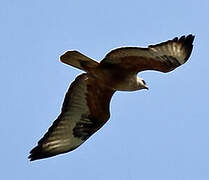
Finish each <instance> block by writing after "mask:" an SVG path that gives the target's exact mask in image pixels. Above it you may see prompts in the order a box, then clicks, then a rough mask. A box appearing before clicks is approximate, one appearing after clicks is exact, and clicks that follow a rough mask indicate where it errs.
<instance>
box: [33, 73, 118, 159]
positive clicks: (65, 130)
mask: <svg viewBox="0 0 209 180" xmlns="http://www.w3.org/2000/svg"><path fill="white" fill-rule="evenodd" d="M113 93H114V91H113V90H111V89H108V88H106V87H104V86H102V85H100V83H98V82H97V80H96V79H95V78H93V77H92V76H90V75H89V74H82V75H80V76H78V77H77V78H76V79H75V81H74V82H73V83H72V84H71V85H70V88H69V90H68V92H67V94H66V95H65V100H64V103H63V107H62V112H61V114H60V115H59V116H58V118H57V119H56V120H55V121H54V123H53V125H52V126H51V127H50V128H49V130H48V132H47V133H46V134H45V135H44V137H43V138H42V139H41V140H40V141H39V142H38V145H37V146H36V147H35V148H33V149H32V150H31V152H30V156H29V159H30V160H31V161H32V160H36V159H42V158H47V157H51V156H55V155H57V154H61V153H65V152H68V151H71V150H73V149H75V148H77V147H78V146H79V145H81V144H82V143H83V142H84V141H85V140H87V139H88V138H89V137H90V136H91V135H92V134H93V133H95V132H96V131H97V130H98V129H99V128H101V127H102V126H103V125H104V124H105V122H106V121H107V120H108V119H109V116H110V113H109V104H110V100H111V97H112V95H113Z"/></svg>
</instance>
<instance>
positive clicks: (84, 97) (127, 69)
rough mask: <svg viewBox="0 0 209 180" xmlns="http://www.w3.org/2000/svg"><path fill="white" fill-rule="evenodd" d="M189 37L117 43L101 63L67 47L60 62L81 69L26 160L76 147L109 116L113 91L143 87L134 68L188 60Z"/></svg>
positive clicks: (162, 67) (166, 68)
mask: <svg viewBox="0 0 209 180" xmlns="http://www.w3.org/2000/svg"><path fill="white" fill-rule="evenodd" d="M193 40H194V36H193V35H191V34H190V35H188V36H186V37H185V36H182V37H180V38H177V37H176V38H174V39H173V40H169V41H166V42H163V43H160V44H156V45H150V46H148V48H140V47H122V48H118V49H114V50H112V51H111V52H109V53H108V54H107V55H106V56H105V57H104V59H103V60H102V61H101V62H100V63H98V62H96V61H94V60H92V59H90V58H88V57H87V56H85V55H83V54H81V53H80V52H78V51H67V52H66V53H65V54H63V55H62V56H61V57H60V60H61V62H63V63H65V64H68V65H70V66H73V67H76V68H78V69H81V70H84V71H85V73H83V74H81V75H79V76H78V77H76V79H75V80H74V82H72V84H71V85H70V88H69V90H68V91H67V93H66V95H65V99H64V103H63V106H62V110H61V114H60V115H59V116H58V117H57V119H56V120H55V121H54V123H53V124H52V126H51V127H50V128H49V129H48V132H47V133H46V134H45V135H44V136H43V137H42V138H41V139H40V141H39V142H38V144H37V146H36V147H35V148H33V149H32V150H31V151H30V156H29V159H30V160H31V161H33V160H37V159H43V158H48V157H51V156H55V155H58V154H61V153H66V152H69V151H72V150H74V149H75V148H77V147H78V146H80V145H81V144H82V143H83V142H85V141H86V140H87V139H88V138H89V137H90V136H91V135H92V134H94V133H95V132H96V131H97V130H98V129H100V128H101V127H102V126H103V125H104V124H105V123H106V122H107V120H108V119H109V117H110V111H109V104H110V100H111V97H112V95H113V94H114V93H115V92H116V91H136V90H140V89H148V87H147V85H146V83H145V81H144V80H143V79H141V78H139V77H138V76H137V73H138V72H141V71H144V70H156V71H160V72H164V73H166V72H170V71H172V70H174V69H175V68H177V67H178V66H180V65H182V64H184V63H185V62H186V61H187V60H188V58H189V56H190V54H191V52H192V48H193V44H192V43H193Z"/></svg>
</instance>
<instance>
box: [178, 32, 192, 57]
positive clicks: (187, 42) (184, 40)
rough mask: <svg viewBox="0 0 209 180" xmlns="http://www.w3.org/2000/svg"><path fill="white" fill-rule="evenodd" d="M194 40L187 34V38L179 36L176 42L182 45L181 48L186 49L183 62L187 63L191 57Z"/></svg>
mask: <svg viewBox="0 0 209 180" xmlns="http://www.w3.org/2000/svg"><path fill="white" fill-rule="evenodd" d="M194 38H195V36H194V35H192V34H189V35H188V36H181V37H180V38H179V40H178V42H180V43H182V44H183V46H184V47H185V48H186V52H187V56H186V58H185V61H187V60H188V59H189V57H190V55H191V52H192V49H193V41H194Z"/></svg>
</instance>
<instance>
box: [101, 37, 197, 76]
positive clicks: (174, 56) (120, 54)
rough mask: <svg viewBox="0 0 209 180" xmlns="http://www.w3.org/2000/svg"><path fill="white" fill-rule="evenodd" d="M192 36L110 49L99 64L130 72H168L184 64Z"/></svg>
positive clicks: (187, 56) (191, 45) (189, 49)
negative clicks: (140, 45)
mask: <svg viewBox="0 0 209 180" xmlns="http://www.w3.org/2000/svg"><path fill="white" fill-rule="evenodd" d="M193 41H194V36H193V35H191V34H190V35H188V36H186V37H185V36H182V37H180V38H177V37H176V38H174V39H173V40H169V41H166V42H163V43H160V44H156V45H150V46H148V48H140V47H124V48H118V49H115V50H112V51H111V52H110V53H108V54H107V55H106V56H105V58H104V59H103V60H102V61H101V66H113V67H118V68H121V69H124V70H128V71H130V72H140V71H143V70H157V71H161V72H169V71H172V70H174V69H175V68H177V67H178V66H180V65H182V64H184V63H185V62H186V61H187V60H188V58H189V56H190V54H191V52H192V48H193V44H192V43H193Z"/></svg>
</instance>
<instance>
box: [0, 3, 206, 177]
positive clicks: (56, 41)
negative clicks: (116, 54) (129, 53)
mask: <svg viewBox="0 0 209 180" xmlns="http://www.w3.org/2000/svg"><path fill="white" fill-rule="evenodd" d="M0 23H1V28H0V32H1V33H0V39H1V40H0V46H1V54H0V67H1V71H0V73H1V75H0V80H1V94H0V99H1V103H0V114H1V126H0V137H1V148H0V159H1V165H0V167H1V168H0V169H1V173H0V179H21V180H24V179H27V180H28V179H30V180H37V179H44V178H47V179H50V180H54V179H86V180H88V179H96V180H107V179H120V180H126V179H129V180H135V179H137V180H138V179H143V180H197V179H200V180H208V179H209V118H208V117H209V116H208V111H209V98H208V94H209V35H208V34H209V1H208V0H202V1H197V0H185V1H182V0H176V1H168V0H161V1H156V0H146V1H139V0H135V1H133V0H129V1H122V0H121V1H119V0H115V1H114V0H113V1H111V0H106V1H98V0H97V1H96V0H92V1H91V0H89V1H83V0H75V1H72V0H68V1H67V0H63V1H62V0H60V1H49V0H45V1H41V0H36V1H26V0H22V1H21V0H19V1H14V0H2V1H1V3H0ZM189 33H192V34H194V35H196V38H195V41H194V49H193V52H192V55H191V58H190V59H189V61H188V62H187V63H186V64H185V65H183V66H182V67H180V68H178V69H176V70H175V71H173V72H171V73H168V74H162V73H159V72H153V71H149V72H143V73H141V74H139V76H141V77H143V78H144V79H145V80H146V82H147V83H148V85H149V88H150V90H149V91H137V92H131V93H125V92H117V93H116V94H115V95H114V96H113V98H112V102H111V118H110V120H109V121H108V123H107V124H106V125H105V126H104V127H103V128H102V129H101V130H99V131H98V132H97V133H96V134H94V135H93V136H92V137H91V138H90V139H89V140H88V141H87V142H86V143H84V144H83V145H82V146H80V147H79V148H78V149H76V150H75V151H73V152H71V153H67V154H63V155H60V156H56V157H54V158H49V159H45V160H40V161H35V162H29V161H28V159H27V157H28V155H29V151H30V150H31V148H33V147H34V146H35V145H36V143H37V141H38V140H39V139H40V138H41V137H42V136H43V134H44V133H45V132H46V130H47V129H48V128H49V126H51V124H52V122H53V121H54V120H55V119H56V117H57V115H58V114H59V112H60V109H61V105H62V102H63V97H64V94H65V92H66V90H67V88H68V86H69V84H70V83H71V82H72V81H73V80H74V79H75V77H76V76H77V75H78V74H79V73H81V71H79V70H76V69H74V68H71V67H69V66H66V65H64V64H62V63H61V62H59V56H60V55H61V54H62V53H63V52H65V51H67V50H69V49H77V50H79V51H81V52H82V53H84V54H86V55H88V56H90V57H92V58H94V59H97V60H101V59H102V58H103V57H104V55H105V54H106V53H107V52H108V51H109V50H111V49H112V48H115V47H118V46H147V45H149V44H153V43H159V42H162V41H166V40H168V39H172V38H174V37H175V36H181V35H184V34H189Z"/></svg>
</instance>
